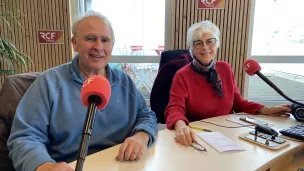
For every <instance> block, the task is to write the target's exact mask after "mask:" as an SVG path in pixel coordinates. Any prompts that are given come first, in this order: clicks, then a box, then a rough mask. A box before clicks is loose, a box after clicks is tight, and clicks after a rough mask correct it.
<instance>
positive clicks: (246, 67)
mask: <svg viewBox="0 0 304 171" xmlns="http://www.w3.org/2000/svg"><path fill="white" fill-rule="evenodd" d="M249 68H250V63H247V64H246V65H245V67H244V69H245V71H247V70H248V69H249Z"/></svg>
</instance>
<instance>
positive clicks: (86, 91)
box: [81, 75, 111, 110]
mask: <svg viewBox="0 0 304 171" xmlns="http://www.w3.org/2000/svg"><path fill="white" fill-rule="evenodd" d="M92 95H96V96H99V97H100V98H101V103H100V104H99V105H98V106H97V109H98V110H101V109H103V108H104V107H106V105H107V104H108V102H109V100H110V97H111V85H110V83H109V81H108V80H107V79H106V78H104V77H102V76H99V75H94V76H91V77H89V78H87V79H86V80H85V82H84V83H83V85H82V88H81V101H82V103H83V104H84V105H85V106H86V107H88V106H89V102H88V98H89V97H90V96H92Z"/></svg>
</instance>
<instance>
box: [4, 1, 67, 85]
mask: <svg viewBox="0 0 304 171" xmlns="http://www.w3.org/2000/svg"><path fill="white" fill-rule="evenodd" d="M14 9H18V10H20V11H21V12H22V13H23V14H24V15H18V17H17V18H18V21H20V24H21V25H22V27H23V28H22V29H20V28H19V27H18V24H17V23H16V22H13V20H11V19H9V21H10V23H11V27H12V33H13V34H9V29H8V27H7V26H6V25H5V24H4V22H3V21H2V20H0V36H1V37H5V38H8V39H9V40H11V41H12V42H13V43H14V44H15V45H16V47H17V48H18V49H19V50H20V51H21V52H23V53H25V54H27V55H29V56H30V57H31V59H32V60H33V64H32V65H30V66H29V70H28V71H26V70H25V68H24V67H17V72H18V73H23V72H41V71H45V70H47V69H49V68H52V67H55V66H58V65H60V64H63V63H67V62H69V61H71V59H72V49H71V48H72V47H71V34H70V33H71V31H70V30H71V27H70V13H69V0H0V13H3V12H5V11H8V10H10V11H12V10H14ZM39 29H40V30H64V44H38V40H37V30H39ZM3 67H6V66H2V67H1V68H3ZM5 77H6V76H5V75H0V88H1V85H2V83H3V81H4V79H5Z"/></svg>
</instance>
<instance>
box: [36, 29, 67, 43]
mask: <svg viewBox="0 0 304 171" xmlns="http://www.w3.org/2000/svg"><path fill="white" fill-rule="evenodd" d="M38 40H39V43H42V44H43V43H46V44H63V30H38Z"/></svg>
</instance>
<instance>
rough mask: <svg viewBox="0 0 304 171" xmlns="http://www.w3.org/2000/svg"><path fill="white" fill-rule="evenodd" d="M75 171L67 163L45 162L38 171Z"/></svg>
mask: <svg viewBox="0 0 304 171" xmlns="http://www.w3.org/2000/svg"><path fill="white" fill-rule="evenodd" d="M46 170H47V171H74V170H73V169H72V168H70V166H69V165H68V164H67V163H66V162H61V163H52V162H45V163H43V164H42V165H40V166H38V167H37V169H36V171H46Z"/></svg>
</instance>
